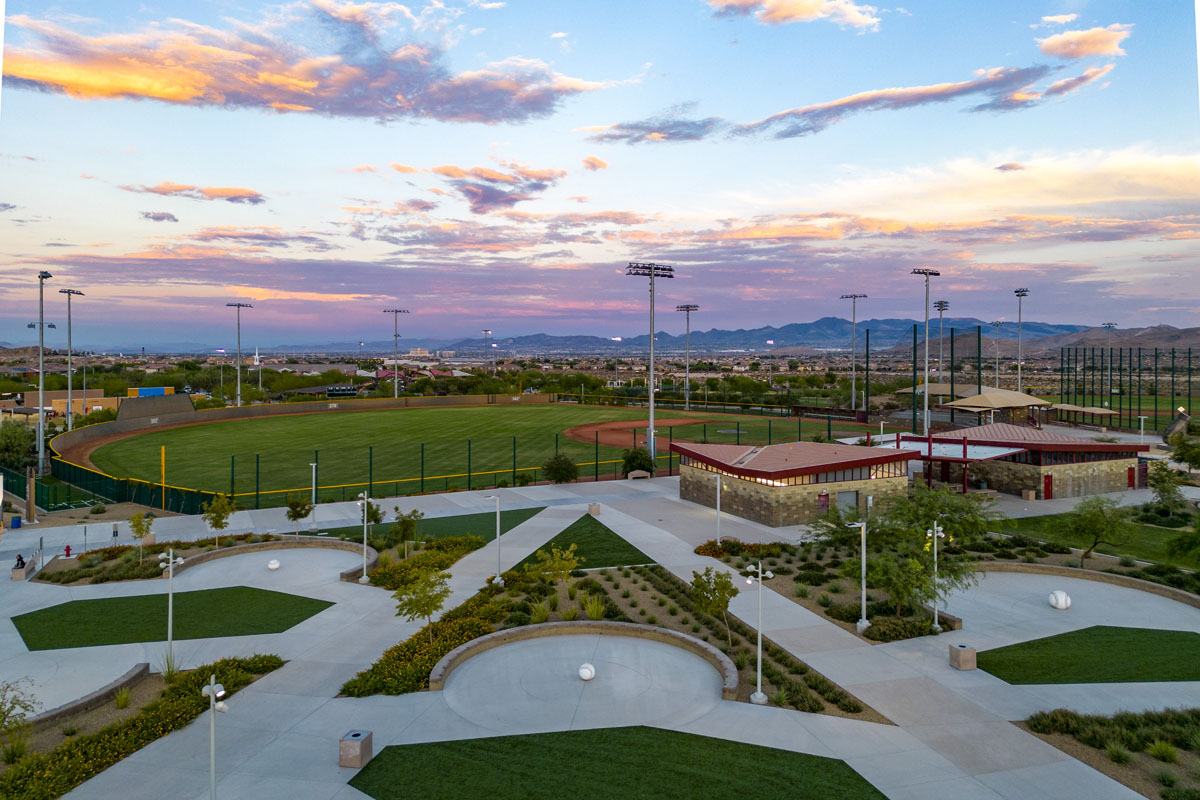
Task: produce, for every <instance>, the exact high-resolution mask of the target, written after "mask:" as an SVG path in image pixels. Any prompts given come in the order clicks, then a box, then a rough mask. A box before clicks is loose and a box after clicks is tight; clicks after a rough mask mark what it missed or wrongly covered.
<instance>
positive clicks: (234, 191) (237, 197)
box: [121, 181, 267, 205]
mask: <svg viewBox="0 0 1200 800" xmlns="http://www.w3.org/2000/svg"><path fill="white" fill-rule="evenodd" d="M121 188H122V189H124V190H125V191H127V192H145V193H148V194H157V195H162V196H164V197H189V198H191V199H192V200H224V201H226V202H228V203H247V204H249V205H258V204H259V203H265V202H266V200H267V198H265V197H263V196H262V193H261V192H256V191H255V190H254V189H239V188H237V187H235V186H195V185H192V184H190V183H172V182H171V181H163V182H162V183H159V184H157V185H155V186H143V185H129V186H122V187H121Z"/></svg>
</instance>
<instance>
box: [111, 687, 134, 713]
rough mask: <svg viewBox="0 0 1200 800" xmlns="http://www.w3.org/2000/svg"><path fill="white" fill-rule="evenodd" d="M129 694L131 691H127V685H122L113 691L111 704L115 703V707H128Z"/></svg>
mask: <svg viewBox="0 0 1200 800" xmlns="http://www.w3.org/2000/svg"><path fill="white" fill-rule="evenodd" d="M131 695H132V692H130V691H129V687H128V686H122V687H121V688H120V689H117V690H116V691H115V692H113V705H115V706H116V707H117V708H128V707H129V698H130V696H131Z"/></svg>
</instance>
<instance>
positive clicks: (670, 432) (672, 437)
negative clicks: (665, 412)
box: [667, 425, 675, 475]
mask: <svg viewBox="0 0 1200 800" xmlns="http://www.w3.org/2000/svg"><path fill="white" fill-rule="evenodd" d="M674 441H675V426H674V425H672V426H671V427H669V428H667V475H674V474H675V473H674V472H672V471H671V470H672V469H673V467H672V466H671V443H672V442H674Z"/></svg>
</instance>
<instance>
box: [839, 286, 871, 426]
mask: <svg viewBox="0 0 1200 800" xmlns="http://www.w3.org/2000/svg"><path fill="white" fill-rule="evenodd" d="M860 297H862V298H865V297H866V295H865V294H844V295H842V296H841V298H839V299H841V300H849V301H850V410H851V411H853V410H854V409H855V405H854V403H855V401H856V400H857V398H858V364H857V363H856V362H857V355H858V299H859V298H860Z"/></svg>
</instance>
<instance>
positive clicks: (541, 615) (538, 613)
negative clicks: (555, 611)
mask: <svg viewBox="0 0 1200 800" xmlns="http://www.w3.org/2000/svg"><path fill="white" fill-rule="evenodd" d="M549 619H550V606H549V605H548V604H547V603H546V602H545V601H543V602H541V603H538V604H537V605H535V606H534V607H533V611H531V612H530V614H529V621H530V622H532V623H534V624H535V625H540V624H542V623H543V622H546V621H547V620H549Z"/></svg>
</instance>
